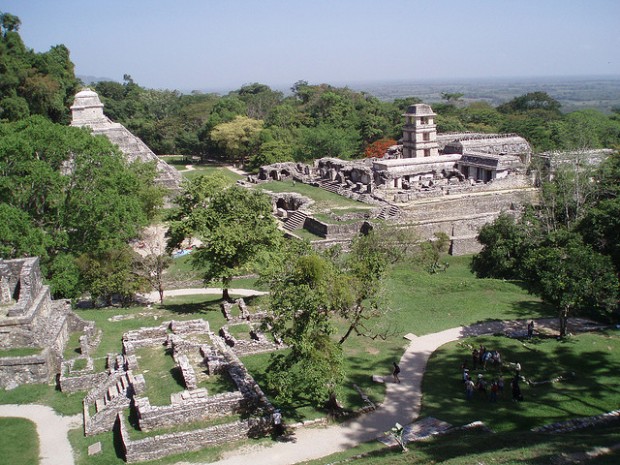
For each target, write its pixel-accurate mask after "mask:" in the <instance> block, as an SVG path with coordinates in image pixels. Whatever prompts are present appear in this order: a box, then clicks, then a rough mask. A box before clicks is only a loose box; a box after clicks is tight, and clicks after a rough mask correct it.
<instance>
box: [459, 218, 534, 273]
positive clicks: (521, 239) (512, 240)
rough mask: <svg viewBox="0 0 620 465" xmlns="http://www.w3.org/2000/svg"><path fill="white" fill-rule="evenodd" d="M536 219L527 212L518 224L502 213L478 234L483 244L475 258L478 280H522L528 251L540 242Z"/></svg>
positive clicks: (475, 270) (473, 263) (474, 266)
mask: <svg viewBox="0 0 620 465" xmlns="http://www.w3.org/2000/svg"><path fill="white" fill-rule="evenodd" d="M539 231H540V227H539V226H538V221H537V219H536V218H535V217H534V216H533V215H531V214H530V213H526V214H525V215H524V217H523V218H521V219H520V220H519V221H517V220H515V218H514V216H512V215H509V214H506V213H502V214H501V215H500V216H499V217H498V218H497V219H496V220H495V221H493V223H490V224H486V225H484V226H483V227H482V228H481V229H480V232H479V234H478V241H479V242H480V243H481V244H482V245H483V247H482V250H481V251H480V253H478V254H476V255H474V257H473V259H472V264H471V267H472V270H473V271H474V272H475V273H476V275H477V276H478V277H479V278H503V279H520V278H521V276H522V262H523V256H524V254H525V252H526V251H527V250H528V249H529V248H531V247H535V246H537V244H538V242H539V240H540V236H541V235H540V233H539Z"/></svg>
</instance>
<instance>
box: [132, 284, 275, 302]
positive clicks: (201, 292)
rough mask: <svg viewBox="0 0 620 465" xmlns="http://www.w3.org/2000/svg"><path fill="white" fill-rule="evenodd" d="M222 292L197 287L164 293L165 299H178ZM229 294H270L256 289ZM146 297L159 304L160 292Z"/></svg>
mask: <svg viewBox="0 0 620 465" xmlns="http://www.w3.org/2000/svg"><path fill="white" fill-rule="evenodd" d="M222 292H224V290H223V289H222V288H221V287H197V288H188V289H170V290H165V291H164V298H166V297H177V296H180V295H218V294H222ZM228 292H229V294H231V295H240V296H242V297H251V296H255V295H265V294H268V292H265V291H257V290H254V289H228ZM144 297H145V298H146V299H147V300H148V301H149V302H159V293H158V292H149V293H148V294H144Z"/></svg>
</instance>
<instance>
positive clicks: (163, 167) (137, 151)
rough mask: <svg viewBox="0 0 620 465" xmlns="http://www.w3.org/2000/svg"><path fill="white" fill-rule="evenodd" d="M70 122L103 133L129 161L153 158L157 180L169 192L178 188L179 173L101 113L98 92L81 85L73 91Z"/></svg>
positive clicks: (180, 178)
mask: <svg viewBox="0 0 620 465" xmlns="http://www.w3.org/2000/svg"><path fill="white" fill-rule="evenodd" d="M71 113H72V121H71V126H77V127H88V128H90V129H91V130H92V132H93V134H94V135H99V134H101V135H104V136H105V137H107V138H108V139H109V140H110V142H112V143H113V144H115V145H117V146H118V147H119V148H120V149H121V151H122V152H123V153H124V154H125V157H126V159H127V161H128V162H129V163H131V162H133V161H134V160H140V161H143V162H155V165H156V168H157V180H156V181H157V183H158V184H160V185H162V186H164V187H165V188H167V189H168V190H169V191H170V192H171V193H176V192H178V191H179V189H180V186H181V181H182V176H181V174H180V173H179V172H178V171H177V170H176V169H174V168H173V167H171V166H170V165H168V164H167V163H166V162H164V161H163V160H161V159H160V158H159V157H158V156H157V155H155V154H154V153H153V151H152V150H151V149H150V148H148V147H147V145H146V144H145V143H144V142H143V141H142V140H141V139H139V138H138V137H136V136H134V135H133V134H132V133H131V132H129V130H128V129H127V128H126V127H125V126H123V125H122V124H120V123H114V122H112V121H111V120H110V119H109V118H108V117H107V116H105V115H104V113H103V103H101V100H100V99H99V95H97V93H96V92H94V91H93V90H91V89H84V90H82V91H80V92H78V93H77V94H75V99H74V102H73V105H72V106H71Z"/></svg>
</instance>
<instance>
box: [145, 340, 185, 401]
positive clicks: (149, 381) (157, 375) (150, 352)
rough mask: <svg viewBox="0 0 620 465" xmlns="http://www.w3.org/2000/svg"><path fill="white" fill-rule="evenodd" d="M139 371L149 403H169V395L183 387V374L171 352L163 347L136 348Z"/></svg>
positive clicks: (181, 389)
mask: <svg viewBox="0 0 620 465" xmlns="http://www.w3.org/2000/svg"><path fill="white" fill-rule="evenodd" d="M136 358H137V359H138V367H139V370H138V371H139V372H140V373H142V374H143V375H144V381H145V382H146V393H145V396H146V397H148V398H149V402H150V403H151V405H169V404H170V396H171V395H172V394H174V393H176V392H181V391H183V390H184V389H185V383H184V381H183V375H182V374H181V370H180V369H179V368H178V367H177V366H176V363H175V361H174V359H173V358H172V353H171V352H170V351H169V350H167V349H165V348H164V347H159V346H157V347H142V348H139V349H136Z"/></svg>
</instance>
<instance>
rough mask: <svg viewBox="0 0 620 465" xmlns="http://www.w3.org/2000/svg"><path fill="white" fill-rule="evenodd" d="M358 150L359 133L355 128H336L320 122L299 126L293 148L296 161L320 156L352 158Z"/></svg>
mask: <svg viewBox="0 0 620 465" xmlns="http://www.w3.org/2000/svg"><path fill="white" fill-rule="evenodd" d="M359 150H360V139H359V133H358V132H357V131H356V130H355V129H338V128H335V127H333V126H328V125H325V124H322V125H320V126H317V127H312V128H301V129H300V131H299V138H298V142H297V146H296V147H295V150H294V157H295V160H296V161H308V160H314V159H316V158H322V157H335V158H344V159H350V158H354V157H355V155H356V154H357V153H359Z"/></svg>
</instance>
